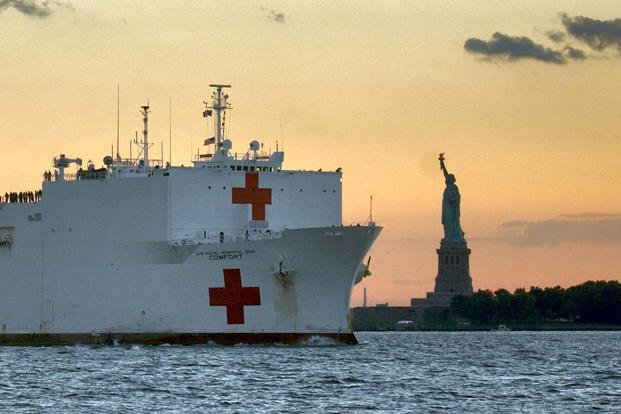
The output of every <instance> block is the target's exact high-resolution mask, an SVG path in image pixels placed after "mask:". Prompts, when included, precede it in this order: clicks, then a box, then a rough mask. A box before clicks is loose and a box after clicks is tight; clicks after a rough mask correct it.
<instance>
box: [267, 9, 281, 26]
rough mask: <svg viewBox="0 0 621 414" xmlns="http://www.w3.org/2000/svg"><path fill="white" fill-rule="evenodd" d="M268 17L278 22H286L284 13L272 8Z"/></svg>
mask: <svg viewBox="0 0 621 414" xmlns="http://www.w3.org/2000/svg"><path fill="white" fill-rule="evenodd" d="M268 18H269V19H271V20H274V21H275V22H278V23H284V22H285V15H284V14H282V13H278V12H276V11H274V10H270V14H269V15H268Z"/></svg>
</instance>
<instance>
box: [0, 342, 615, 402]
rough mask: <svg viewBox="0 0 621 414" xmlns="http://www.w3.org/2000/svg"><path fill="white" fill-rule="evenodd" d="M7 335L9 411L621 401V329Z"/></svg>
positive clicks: (0, 381)
mask: <svg viewBox="0 0 621 414" xmlns="http://www.w3.org/2000/svg"><path fill="white" fill-rule="evenodd" d="M357 336H358V338H359V340H360V342H361V344H360V345H358V346H330V345H329V344H325V343H323V344H322V343H320V344H317V345H308V346H297V347H286V346H234V347H219V346H200V347H177V346H158V347H148V346H134V347H131V348H128V347H84V346H75V347H50V348H19V347H15V348H14V347H4V348H1V347H0V367H1V369H0V396H1V398H0V412H61V413H66V412H102V413H103V412H115V413H130V412H131V413H134V412H188V413H200V412H218V413H220V412H241V413H246V412H275V413H276V412H277V413H281V412H291V413H294V412H295V413H297V412H326V413H341V412H357V413H358V412H447V411H452V412H593V411H597V412H610V413H613V412H621V350H620V346H621V332H477V333H461V332H459V333H447V332H443V333H432V332H391V333H358V334H357Z"/></svg>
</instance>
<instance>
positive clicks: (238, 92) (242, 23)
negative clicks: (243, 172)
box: [0, 0, 621, 305]
mask: <svg viewBox="0 0 621 414" xmlns="http://www.w3.org/2000/svg"><path fill="white" fill-rule="evenodd" d="M15 3H16V2H13V3H12V4H13V5H9V6H7V5H6V3H5V2H3V1H0V36H1V38H2V39H3V52H2V54H0V88H1V90H2V93H1V94H0V113H1V114H2V115H1V117H0V119H1V120H2V129H1V132H0V139H1V142H2V143H3V144H4V151H3V154H2V157H1V159H2V166H3V169H2V170H3V174H1V175H0V188H4V189H6V190H13V191H15V190H17V191H19V190H21V189H31V188H35V187H38V186H39V185H40V177H41V172H42V171H43V170H45V169H49V168H50V161H51V158H52V157H53V156H55V155H58V154H60V153H66V154H67V155H68V156H72V157H73V156H77V157H82V158H84V159H85V160H87V159H89V158H91V159H92V160H93V161H95V163H96V164H98V165H99V164H100V163H101V159H102V157H103V156H104V155H106V154H108V153H110V151H111V148H110V147H111V145H113V144H114V143H115V141H116V86H117V84H119V85H120V89H121V105H120V113H121V118H120V123H121V152H122V153H123V155H125V156H128V155H129V151H128V147H129V144H128V143H129V140H130V139H131V138H132V137H133V136H134V131H136V130H138V131H140V130H141V120H140V114H139V106H140V105H143V104H145V103H146V101H147V100H148V101H149V103H150V105H151V107H152V113H151V120H152V121H151V123H150V129H151V136H152V137H154V141H155V142H156V143H157V144H156V145H155V146H154V149H153V150H151V154H152V155H154V156H156V157H157V156H159V153H160V143H161V142H164V143H165V145H164V147H165V154H164V156H165V158H167V159H168V158H169V154H168V102H169V98H172V102H173V109H172V110H173V117H172V118H173V119H172V122H173V144H172V160H173V163H175V164H182V163H185V164H186V165H188V163H189V160H190V156H191V154H192V153H194V152H196V148H197V147H198V144H199V142H200V141H201V140H202V139H203V138H204V137H205V134H206V133H207V132H206V127H205V124H204V122H203V120H202V119H201V118H200V112H201V110H202V101H203V100H204V99H205V98H207V97H208V95H209V91H208V84H209V83H213V82H226V83H231V84H232V85H233V88H232V89H231V93H230V95H231V102H232V104H233V107H234V111H232V113H231V116H230V126H231V129H230V131H231V134H230V135H231V138H232V139H233V142H234V148H233V149H234V150H237V151H241V152H243V151H245V149H246V146H247V144H248V142H249V141H250V140H251V139H255V138H258V139H260V140H261V141H263V142H264V143H265V145H266V147H271V148H272V149H275V146H276V141H277V140H278V141H279V145H281V146H282V145H283V143H284V148H285V152H286V158H285V167H286V168H291V169H298V168H299V169H319V168H323V169H335V168H337V167H342V168H343V171H344V176H343V190H344V196H343V204H344V221H345V223H346V224H347V223H356V222H364V221H365V220H366V219H367V217H368V214H369V211H368V210H369V195H370V194H373V199H374V207H373V216H374V219H375V220H376V221H377V223H378V225H382V226H384V227H385V231H384V233H383V235H382V236H381V237H380V239H379V240H378V242H377V244H376V246H375V247H374V248H373V250H372V252H371V255H372V257H373V258H372V264H371V270H372V271H373V276H372V277H371V278H368V279H366V280H365V281H364V282H363V283H362V284H360V285H358V286H357V287H356V288H355V291H354V294H353V298H352V304H354V305H357V304H360V303H361V300H362V288H363V287H367V291H368V298H369V302H370V303H376V302H386V301H388V302H390V303H391V304H395V305H397V304H407V303H409V299H410V298H411V297H422V296H424V294H425V292H427V291H430V290H432V289H433V284H434V278H435V275H436V253H435V249H436V248H437V247H438V244H439V240H440V239H441V238H442V226H441V224H440V210H441V197H442V191H443V189H444V180H443V176H442V173H441V171H440V169H439V166H438V161H437V154H438V153H439V152H445V153H446V159H447V160H446V164H447V168H448V170H449V171H450V172H451V173H453V174H455V175H456V177H457V185H458V186H459V188H460V191H461V194H462V227H463V229H464V231H465V232H466V238H467V240H468V241H469V246H470V248H471V249H472V259H471V274H472V277H473V280H474V287H475V289H477V288H490V289H497V288H500V287H505V288H508V289H515V288H517V287H521V286H524V287H529V286H531V285H538V286H549V285H556V284H560V285H562V286H570V285H573V284H577V283H581V282H583V281H585V280H587V279H617V280H619V279H620V272H621V271H620V270H619V269H621V208H620V207H619V206H621V178H620V177H619V175H618V174H617V171H618V166H619V159H620V158H621V146H620V145H619V143H618V140H619V133H618V131H619V130H620V129H621V116H620V111H619V108H621V78H620V77H619V76H618V74H619V73H621V58H620V51H621V49H619V43H614V40H615V38H614V36H613V37H612V39H611V40H610V41H611V42H612V43H610V45H606V47H602V49H601V50H597V49H596V48H593V47H592V46H589V45H588V44H587V43H586V42H585V41H584V39H580V38H578V37H576V36H572V35H571V34H570V33H569V29H568V27H567V26H566V25H564V23H563V20H562V16H561V15H559V13H565V14H566V16H568V18H569V19H573V18H576V17H579V16H583V17H588V18H590V19H593V21H594V22H595V23H597V22H606V21H612V20H614V19H617V18H620V17H621V3H620V2H619V1H617V0H614V1H605V0H602V1H597V2H593V1H557V0H551V1H546V2H540V1H521V2H517V3H516V2H515V1H496V2H485V3H483V4H482V3H481V2H478V1H431V0H429V1H424V0H422V1H415V2H403V1H388V0H386V1H382V2H371V1H368V2H343V3H341V2H339V3H334V2H325V1H296V2H291V1H265V2H252V1H251V2H236V1H222V2H203V1H178V2H176V1H133V2H124V1H111V2H100V1H71V2H69V1H64V2H62V1H61V2H59V3H54V4H51V3H47V4H48V5H47V6H45V4H44V2H42V1H34V0H33V1H24V2H21V3H29V4H34V6H35V7H34V8H31V9H28V10H26V9H24V8H21V9H20V8H19V7H16V6H14V4H15ZM17 3H20V2H17ZM541 3H544V4H541ZM33 10H34V12H33ZM35 12H38V13H35ZM33 13H34V14H33ZM572 21H573V20H572ZM606 27H608V26H606ZM496 32H498V33H501V34H503V35H505V36H507V37H508V38H509V40H511V41H517V40H519V39H520V38H522V37H523V38H527V39H529V40H530V41H532V45H531V46H532V47H531V50H530V52H529V53H531V55H529V56H528V57H526V58H523V59H517V58H516V59H513V60H511V59H508V56H514V57H515V55H508V54H501V55H494V54H493V53H492V52H488V53H487V54H485V53H481V52H480V51H479V52H477V51H473V50H471V49H470V50H468V49H467V48H466V47H465V44H466V41H467V40H468V39H478V40H479V44H484V45H487V47H489V48H490V49H489V50H492V46H494V44H492V40H493V39H494V38H493V35H494V33H496ZM551 33H557V34H559V33H560V34H561V35H563V36H562V37H563V39H562V40H561V41H560V42H555V41H554V40H552V38H551V36H550V34H551ZM616 33H618V32H616ZM613 34H614V33H613ZM617 41H619V39H617ZM533 45H534V46H533ZM496 46H498V47H500V46H502V45H500V46H499V45H496ZM509 46H511V45H509ZM537 46H540V48H537ZM568 46H569V47H572V48H574V50H580V51H582V53H583V55H584V56H583V58H582V59H574V58H570V57H568V53H569V50H570V49H567V47H568ZM550 51H552V52H550ZM555 51H556V52H558V54H555V53H553V52H555ZM506 53H513V52H506ZM559 56H563V57H559ZM553 59H557V61H556V62H551V60H553ZM558 59H562V61H558ZM586 213H588V215H586ZM507 223H513V225H510V224H507Z"/></svg>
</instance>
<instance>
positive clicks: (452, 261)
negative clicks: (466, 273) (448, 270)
mask: <svg viewBox="0 0 621 414" xmlns="http://www.w3.org/2000/svg"><path fill="white" fill-rule="evenodd" d="M451 264H455V256H451Z"/></svg>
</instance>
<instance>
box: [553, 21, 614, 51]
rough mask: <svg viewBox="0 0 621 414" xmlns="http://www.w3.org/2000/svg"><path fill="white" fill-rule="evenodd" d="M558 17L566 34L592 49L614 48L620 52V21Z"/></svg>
mask: <svg viewBox="0 0 621 414" xmlns="http://www.w3.org/2000/svg"><path fill="white" fill-rule="evenodd" d="M560 16H561V22H562V23H563V26H564V27H565V30H567V33H569V34H570V35H572V36H573V37H575V38H576V39H578V40H580V41H582V42H585V43H586V44H587V45H589V47H591V48H592V49H595V50H598V51H602V50H604V49H606V48H608V47H616V48H617V49H618V50H619V52H621V19H614V20H597V19H591V18H590V17H584V16H575V17H570V16H568V15H567V14H565V13H561V15H560Z"/></svg>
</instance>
